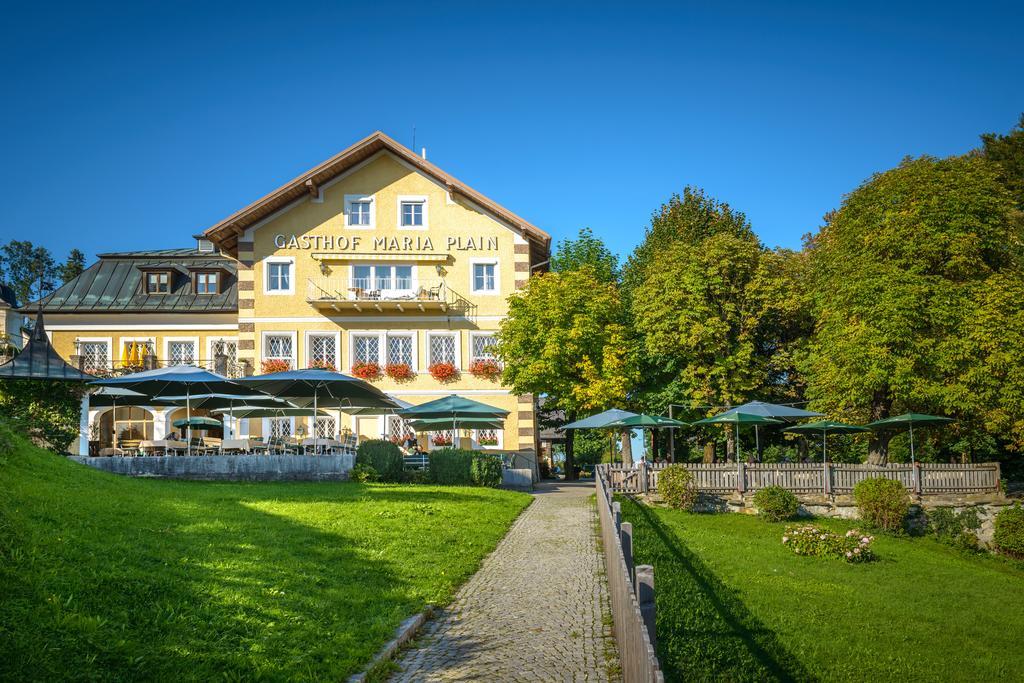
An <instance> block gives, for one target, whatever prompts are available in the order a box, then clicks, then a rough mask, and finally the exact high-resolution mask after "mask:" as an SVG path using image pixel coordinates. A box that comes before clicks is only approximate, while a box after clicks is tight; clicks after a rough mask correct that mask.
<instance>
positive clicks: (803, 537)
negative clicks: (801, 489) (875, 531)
mask: <svg viewBox="0 0 1024 683" xmlns="http://www.w3.org/2000/svg"><path fill="white" fill-rule="evenodd" d="M874 540H875V537H874V536H868V535H867V534H864V533H861V531H860V529H850V530H849V531H847V532H846V533H845V534H843V535H842V536H840V535H839V534H837V533H835V532H833V531H829V530H827V529H822V528H821V527H817V526H814V525H813V524H804V525H801V526H788V527H786V533H784V534H783V535H782V545H784V546H786V547H787V548H789V549H790V550H792V551H793V552H794V553H796V554H797V555H807V556H810V557H835V558H839V559H841V560H846V561H847V562H869V561H870V560H873V559H874V558H875V555H874V553H872V552H871V542H872V541H874Z"/></svg>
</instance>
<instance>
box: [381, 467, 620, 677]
mask: <svg viewBox="0 0 1024 683" xmlns="http://www.w3.org/2000/svg"><path fill="white" fill-rule="evenodd" d="M593 491H594V487H593V484H589V485H587V484H559V485H554V484H545V485H544V486H543V487H541V488H539V489H538V491H537V492H536V493H535V494H534V501H533V503H532V504H531V505H530V507H528V508H527V509H526V511H525V512H523V514H522V515H521V516H520V517H519V519H518V520H516V523H515V524H514V525H513V526H512V528H511V529H510V530H509V532H508V535H507V536H505V538H504V539H503V540H502V541H501V543H499V544H498V547H497V548H496V549H495V551H494V553H492V554H491V555H490V557H488V558H487V559H486V560H484V563H483V566H482V567H481V568H480V571H478V572H477V573H476V574H474V575H473V577H472V578H471V579H470V580H469V581H468V582H467V583H466V585H465V586H463V587H462V589H461V590H460V591H459V592H458V593H457V594H456V596H455V601H454V602H452V604H450V605H449V606H448V607H447V608H445V609H444V610H442V611H441V612H439V613H438V614H436V615H435V617H434V619H433V620H431V621H430V622H428V623H427V625H426V626H425V627H424V630H423V631H422V632H421V633H420V635H419V637H418V639H417V640H416V641H415V646H414V649H410V650H408V651H406V652H404V653H403V654H402V655H401V656H400V657H399V659H398V661H397V664H398V665H399V667H401V671H399V672H397V673H396V674H395V675H394V677H393V679H392V680H394V681H475V680H482V681H607V680H609V675H608V670H609V664H611V665H615V664H616V663H617V662H616V656H615V654H614V642H615V641H614V640H613V638H612V636H611V629H610V627H607V626H605V625H604V623H605V620H604V619H603V618H602V617H603V615H607V614H609V606H608V590H607V585H606V583H605V579H604V566H603V562H602V560H601V556H600V555H599V554H598V550H597V535H596V523H597V520H596V511H595V510H594V508H593V506H592V505H591V502H590V498H589V496H590V494H591V493H593Z"/></svg>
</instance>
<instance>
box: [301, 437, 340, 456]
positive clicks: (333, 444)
mask: <svg viewBox="0 0 1024 683" xmlns="http://www.w3.org/2000/svg"><path fill="white" fill-rule="evenodd" d="M341 447H342V444H341V442H340V441H337V440H336V439H303V440H302V448H303V450H304V451H307V452H308V451H309V450H311V449H316V448H319V449H320V451H321V452H322V453H327V452H329V451H335V450H339V449H341Z"/></svg>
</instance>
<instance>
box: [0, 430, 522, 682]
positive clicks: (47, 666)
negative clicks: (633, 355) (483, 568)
mask: <svg viewBox="0 0 1024 683" xmlns="http://www.w3.org/2000/svg"><path fill="white" fill-rule="evenodd" d="M0 492H2V493H0V680H43V679H61V680H68V679H91V680H125V679H133V680H142V679H149V680H157V679H162V680H168V679H190V680H211V679H214V678H217V679H226V680H241V679H245V680H252V679H261V680H321V679H328V678H329V679H334V680H338V679H343V678H344V677H345V676H346V675H348V674H351V673H353V672H355V671H357V670H359V669H360V668H361V667H362V666H363V665H364V664H365V663H366V662H367V661H368V660H369V659H370V657H371V656H372V655H373V654H374V653H375V652H376V651H377V650H378V649H379V648H380V646H381V645H382V644H383V643H384V642H386V641H387V640H388V639H389V638H390V637H391V635H392V633H393V631H394V629H395V628H396V627H397V626H398V624H399V623H400V622H401V620H402V619H404V618H405V617H407V616H409V615H410V614H413V613H415V612H417V611H419V610H421V609H422V608H423V607H424V606H425V605H426V604H427V603H436V604H444V603H446V602H448V601H449V599H450V598H451V597H452V595H453V593H454V590H455V589H456V587H457V586H458V585H459V584H460V583H462V582H463V581H464V580H465V579H467V578H468V577H469V576H470V575H471V574H472V573H473V572H474V571H475V570H476V569H477V567H478V566H479V564H480V562H481V560H482V559H483V557H484V556H485V555H486V554H487V553H489V552H490V551H491V550H492V549H493V548H494V546H495V545H496V544H497V542H498V540H499V539H500V538H501V537H502V536H503V535H504V533H505V532H506V530H507V529H508V527H509V526H510V524H511V523H512V521H513V520H514V519H515V518H516V516H517V515H518V514H519V512H520V511H521V510H522V509H523V508H524V507H525V506H526V505H527V504H528V503H529V500H530V498H529V496H526V495H524V494H518V493H512V492H508V491H498V490H492V489H478V488H472V489H471V488H454V487H452V488H439V487H437V488H435V487H427V486H389V485H358V484H350V483H278V484H245V483H204V482H174V481H159V480H138V479H126V478H120V477H116V476H112V475H107V474H104V473H101V472H98V471H96V470H93V469H91V468H86V467H83V466H81V465H77V464H75V463H72V462H69V461H67V460H65V459H63V458H61V457H58V456H54V455H51V454H48V453H45V452H43V451H39V450H37V449H34V448H31V447H27V446H17V447H16V449H15V452H13V453H5V454H0Z"/></svg>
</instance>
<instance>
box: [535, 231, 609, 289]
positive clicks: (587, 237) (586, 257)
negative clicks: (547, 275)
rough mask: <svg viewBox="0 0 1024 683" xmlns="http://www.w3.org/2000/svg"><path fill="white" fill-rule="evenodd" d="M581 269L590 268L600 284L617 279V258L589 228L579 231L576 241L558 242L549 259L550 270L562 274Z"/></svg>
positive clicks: (565, 240)
mask: <svg viewBox="0 0 1024 683" xmlns="http://www.w3.org/2000/svg"><path fill="white" fill-rule="evenodd" d="M583 268H590V269H591V270H592V272H593V274H594V276H595V277H596V278H597V279H598V280H600V281H601V282H615V281H617V280H618V279H619V257H618V256H616V255H615V254H614V253H612V251H611V250H610V249H609V248H608V247H607V246H605V243H604V242H603V241H601V239H600V238H597V237H594V233H593V231H591V229H590V228H583V229H581V230H580V231H579V235H578V236H577V237H576V239H564V240H562V241H560V242H559V243H558V248H557V249H556V250H555V254H554V256H552V257H551V270H554V271H557V272H560V273H564V272H566V271H569V270H581V269H583Z"/></svg>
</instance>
